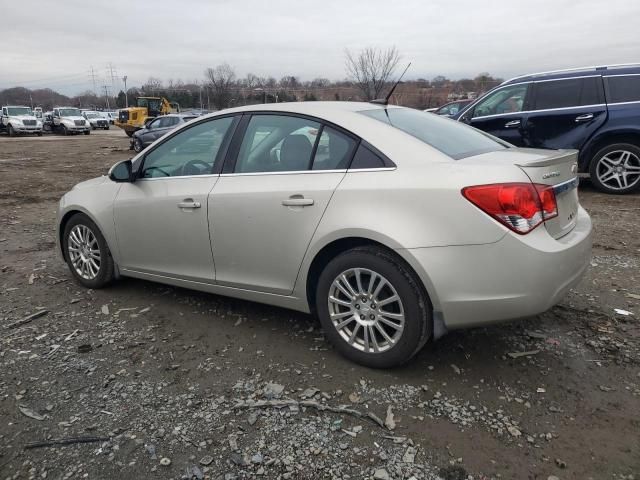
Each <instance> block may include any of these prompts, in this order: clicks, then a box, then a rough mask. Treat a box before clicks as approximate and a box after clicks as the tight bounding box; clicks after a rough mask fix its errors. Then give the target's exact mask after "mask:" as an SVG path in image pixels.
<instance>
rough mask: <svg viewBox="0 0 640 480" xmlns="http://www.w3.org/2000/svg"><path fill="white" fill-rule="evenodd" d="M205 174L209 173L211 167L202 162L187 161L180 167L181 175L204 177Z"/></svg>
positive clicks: (197, 160)
mask: <svg viewBox="0 0 640 480" xmlns="http://www.w3.org/2000/svg"><path fill="white" fill-rule="evenodd" d="M198 166H202V167H203V168H198ZM207 173H211V165H210V164H208V163H207V162H205V161H204V160H199V159H195V160H189V161H188V162H187V163H185V164H184V165H183V166H182V175H206V174H207Z"/></svg>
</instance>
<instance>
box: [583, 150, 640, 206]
mask: <svg viewBox="0 0 640 480" xmlns="http://www.w3.org/2000/svg"><path fill="white" fill-rule="evenodd" d="M589 174H590V176H591V181H592V182H593V184H594V185H595V186H596V188H597V189H598V190H600V191H602V192H605V193H613V194H619V195H621V194H625V193H629V192H632V191H633V190H636V189H637V188H638V187H639V186H640V148H639V147H638V146H636V145H632V144H630V143H615V144H613V145H608V146H606V147H604V148H603V149H601V150H600V151H599V152H598V153H596V154H595V155H594V157H593V159H592V160H591V163H590V164H589Z"/></svg>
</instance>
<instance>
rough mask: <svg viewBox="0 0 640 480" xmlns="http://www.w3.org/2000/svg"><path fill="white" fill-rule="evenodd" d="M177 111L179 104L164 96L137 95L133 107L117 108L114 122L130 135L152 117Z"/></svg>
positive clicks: (178, 110)
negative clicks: (116, 116)
mask: <svg viewBox="0 0 640 480" xmlns="http://www.w3.org/2000/svg"><path fill="white" fill-rule="evenodd" d="M179 112H180V105H178V103H176V102H170V101H169V100H167V99H166V98H164V97H138V98H136V106H135V107H129V108H121V109H120V110H118V118H117V119H116V121H115V122H114V123H115V125H116V126H117V127H120V128H121V129H123V130H124V132H125V133H126V134H127V136H128V137H130V136H132V135H133V132H135V131H136V130H140V129H141V128H144V126H145V125H146V124H147V122H148V121H149V120H151V119H152V118H155V117H157V116H159V115H166V114H168V113H179Z"/></svg>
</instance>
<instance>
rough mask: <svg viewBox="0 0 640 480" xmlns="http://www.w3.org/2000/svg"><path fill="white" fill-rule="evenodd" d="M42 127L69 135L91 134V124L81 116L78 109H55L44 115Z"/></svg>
mask: <svg viewBox="0 0 640 480" xmlns="http://www.w3.org/2000/svg"><path fill="white" fill-rule="evenodd" d="M44 126H45V129H46V130H51V131H52V132H58V133H62V134H63V135H70V134H72V133H84V134H85V135H89V134H90V133H91V124H90V123H89V121H88V120H87V119H86V118H84V117H83V116H82V113H80V109H78V108H75V107H55V108H54V109H53V111H51V112H47V113H46V114H45V121H44Z"/></svg>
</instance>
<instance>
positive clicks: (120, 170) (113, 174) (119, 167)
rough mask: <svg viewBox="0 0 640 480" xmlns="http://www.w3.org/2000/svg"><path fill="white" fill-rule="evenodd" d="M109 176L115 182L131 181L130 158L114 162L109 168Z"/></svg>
mask: <svg viewBox="0 0 640 480" xmlns="http://www.w3.org/2000/svg"><path fill="white" fill-rule="evenodd" d="M109 178H110V179H111V180H112V181H114V182H117V183H126V182H132V181H133V174H132V166H131V160H125V161H123V162H120V163H116V164H115V165H114V166H113V167H111V169H110V170H109Z"/></svg>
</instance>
